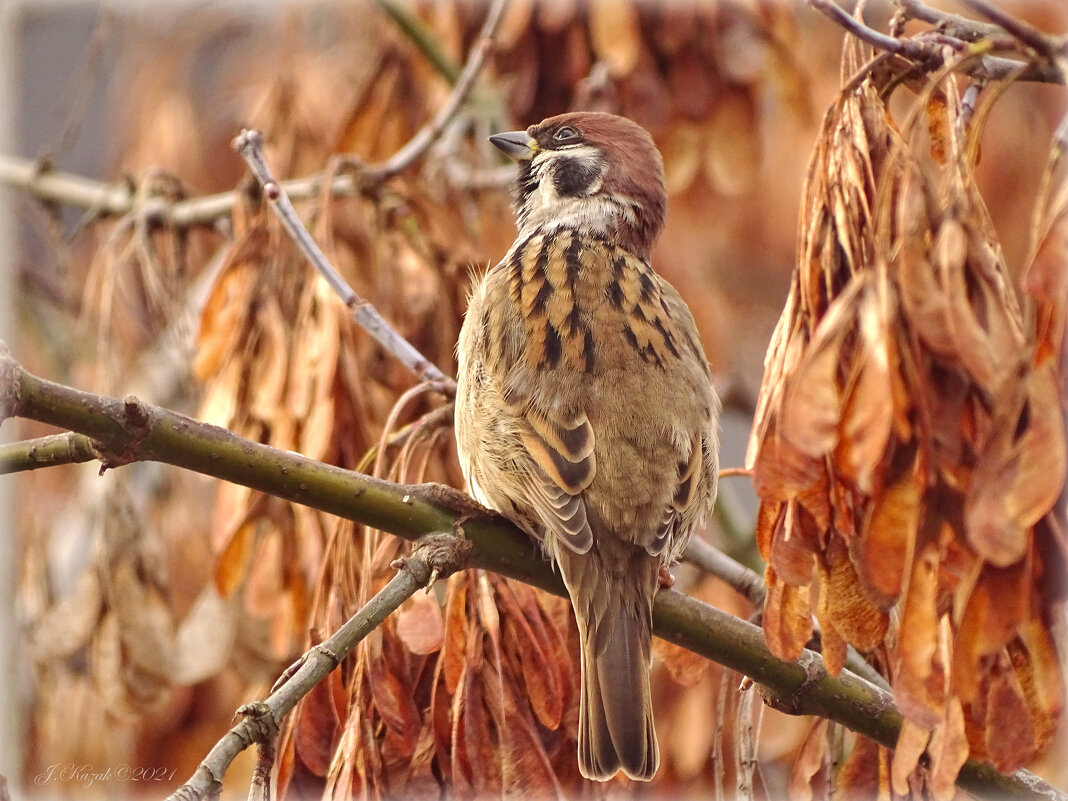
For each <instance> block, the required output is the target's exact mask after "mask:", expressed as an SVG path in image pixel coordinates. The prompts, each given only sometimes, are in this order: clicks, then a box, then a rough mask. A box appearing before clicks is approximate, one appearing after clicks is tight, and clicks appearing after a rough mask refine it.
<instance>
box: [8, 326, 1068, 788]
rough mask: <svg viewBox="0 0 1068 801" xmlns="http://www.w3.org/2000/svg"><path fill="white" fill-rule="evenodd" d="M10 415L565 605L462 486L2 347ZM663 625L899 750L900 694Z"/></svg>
mask: <svg viewBox="0 0 1068 801" xmlns="http://www.w3.org/2000/svg"><path fill="white" fill-rule="evenodd" d="M10 416H18V417H27V418H31V419H34V420H38V421H40V422H44V423H49V424H52V425H56V426H59V427H61V428H64V429H68V430H70V431H75V432H77V433H80V434H84V435H85V436H87V437H90V438H91V439H93V440H94V442H95V447H96V449H97V451H98V453H99V454H100V455H101V459H102V461H103V463H104V465H105V467H114V466H118V465H121V464H125V463H127V462H130V461H136V460H150V461H158V462H164V463H167V464H172V465H176V466H178V467H184V468H187V469H189V470H194V471H196V472H199V473H203V474H206V475H210V476H214V477H216V478H221V479H224V480H226V481H231V482H235V483H238V484H242V485H244V486H248V487H251V488H253V489H257V490H261V491H263V492H268V493H271V494H272V495H276V496H278V497H280V498H285V499H287V500H290V501H294V502H296V503H301V504H305V505H307V506H311V507H314V508H316V509H320V510H322V511H325V512H329V513H331V514H336V515H338V516H340V517H345V518H348V519H351V520H355V521H357V522H359V523H363V524H366V525H370V526H374V527H376V528H380V529H383V530H385V531H389V532H391V533H393V534H396V535H398V536H401V537H404V538H406V539H409V540H415V539H419V538H420V537H422V536H424V535H426V534H429V533H432V532H442V531H450V530H452V529H453V528H454V527H455V526H456V525H457V524H461V525H462V529H463V533H464V534H465V535H466V537H467V539H469V540H470V541H471V543H472V549H471V553H470V562H471V564H472V565H473V566H476V567H482V568H485V569H488V570H492V571H494V572H497V573H500V574H502V575H506V576H510V577H512V578H515V579H518V580H520V581H523V582H525V583H528V584H532V585H534V586H537V587H540V588H542V589H544V590H547V591H549V592H552V593H555V594H558V595H562V594H563V592H564V590H563V585H562V583H561V582H560V580H559V577H558V576H557V575H556V574H555V573H554V572H553V571H552V569H551V566H550V565H549V563H548V562H547V561H546V560H545V559H544V558H543V557H542V556H541V555H540V553H539V552H538V550H537V548H536V546H535V545H534V544H533V543H531V541H530V540H529V539H528V538H527V537H526V536H525V535H523V534H522V533H521V532H520V531H519V530H518V529H516V528H515V527H514V526H512V525H511V524H510V523H508V522H507V521H505V520H504V519H502V518H500V517H498V516H495V515H492V514H491V513H489V512H487V511H486V510H484V509H482V508H481V507H479V506H478V505H477V504H475V503H474V502H473V501H471V500H470V499H469V498H467V496H466V495H463V494H462V493H459V492H457V491H455V490H453V489H451V488H448V487H443V486H440V485H427V484H419V485H403V484H393V483H390V482H388V481H383V480H380V479H376V478H373V477H370V476H366V475H363V474H361V473H354V472H352V471H349V470H343V469H341V468H339V467H333V466H331V465H327V464H323V463H321V462H316V461H313V460H311V459H308V458H306V457H303V456H300V455H298V454H294V453H291V452H288V451H280V450H277V449H275V448H271V447H269V446H267V445H262V444H259V443H255V442H251V441H249V440H245V439H242V438H241V437H238V436H237V435H235V434H233V433H232V432H230V431H227V430H226V429H223V428H219V427H217V426H212V425H208V424H206V423H201V422H198V421H196V420H193V419H191V418H188V417H185V416H183V415H180V414H177V413H175V412H171V411H168V410H166V409H161V408H157V407H153V406H150V405H148V404H143V403H141V402H140V401H138V400H137V399H136V398H133V397H127V398H126V399H125V400H121V401H120V400H117V399H114V398H105V397H101V396H98V395H92V394H89V393H86V392H82V391H80V390H76V389H73V388H71V387H66V386H63V385H61V384H56V383H53V382H50V381H46V380H44V379H41V378H38V377H37V376H34V375H32V374H30V373H28V372H26V371H25V370H23V369H22V367H21V366H19V365H18V364H17V363H16V362H15V361H14V360H13V359H12V358H11V356H10V354H9V353H8V351H7V349H6V347H5V346H4V345H3V343H2V342H0V422H2V421H3V419H4V418H5V417H10ZM653 619H654V630H655V631H656V633H657V634H658V635H659V636H661V637H664V638H665V639H667V640H670V641H672V642H675V643H677V644H679V645H681V646H683V647H685V648H687V649H689V650H692V651H694V652H695V653H698V654H701V655H703V656H706V657H708V658H709V659H712V660H714V661H716V662H719V663H720V664H723V665H725V666H727V667H729V668H732V669H734V670H736V671H738V672H739V673H742V674H744V675H746V676H749V677H750V678H752V679H753V680H754V681H756V682H757V683H759V684H761V685H762V686H763V687H764V688H766V691H767V694H769V695H770V696H771V698H772V699H773V702H774V703H775V705H776V706H777V707H778V708H780V709H785V710H786V711H789V712H791V713H793V714H806V715H819V716H821V717H826V718H830V719H831V720H835V721H837V722H839V723H842V724H843V725H845V726H847V727H848V728H850V729H852V730H854V731H856V732H858V733H859V734H863V735H864V736H866V737H869V738H871V739H872V740H875V741H877V742H879V743H882V744H883V745H885V746H887V747H891V748H892V747H893V746H894V745H895V743H896V742H897V735H898V731H899V729H900V727H901V714H900V713H899V712H898V711H897V710H896V708H895V707H894V705H893V699H892V696H891V695H890V694H889V693H887V692H885V691H883V690H881V689H879V688H878V687H875V686H873V685H871V684H869V683H868V682H866V681H864V680H862V679H860V678H858V677H856V676H854V675H852V674H850V673H848V672H843V674H842V675H841V676H837V677H835V676H830V675H828V674H827V671H826V669H825V668H824V667H823V662H822V660H821V659H820V657H819V656H818V655H817V654H815V653H812V652H806V653H805V654H804V655H803V656H802V658H801V659H799V660H798V661H797V662H794V663H786V662H782V661H780V660H779V659H777V658H776V657H774V656H773V655H772V654H771V652H770V651H769V650H768V648H767V645H766V644H765V642H764V635H763V633H762V632H761V630H760V629H759V628H757V627H756V626H753V625H752V624H750V623H747V622H745V621H742V620H739V619H738V618H735V617H733V616H731V615H728V614H726V613H724V612H721V611H720V610H718V609H715V608H713V607H711V606H708V605H707V604H704V603H702V602H700V601H697V600H695V599H693V598H689V597H687V596H685V595H682V594H681V593H679V592H677V591H675V590H665V591H662V592H661V593H660V594H659V595H658V596H657V600H656V606H655V609H654V618H653ZM958 781H959V783H960V784H961V786H962V787H966V788H967V789H968V790H969V791H971V792H975V793H978V794H984V795H995V796H997V797H1012V798H1030V799H1060V801H1068V794H1065V793H1063V792H1061V791H1059V790H1057V789H1056V788H1054V787H1052V786H1051V785H1049V784H1047V783H1046V782H1043V781H1042V780H1041V779H1038V778H1037V777H1035V776H1033V775H1032V774H1030V773H1027V772H1026V771H1018V772H1017V773H1015V774H1012V775H1010V776H1002V775H1000V774H998V773H996V772H995V771H993V769H991V768H989V767H988V766H985V765H981V764H978V763H973V762H969V763H968V764H966V765H965V767H964V768H963V769H962V771H961V775H960V777H959V779H958Z"/></svg>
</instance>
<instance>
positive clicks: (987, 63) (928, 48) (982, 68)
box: [808, 0, 1065, 84]
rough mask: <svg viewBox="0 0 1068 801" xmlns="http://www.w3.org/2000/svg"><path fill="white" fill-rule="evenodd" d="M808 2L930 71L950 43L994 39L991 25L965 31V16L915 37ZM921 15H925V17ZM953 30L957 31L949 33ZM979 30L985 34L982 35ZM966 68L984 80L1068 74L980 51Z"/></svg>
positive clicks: (910, 1)
mask: <svg viewBox="0 0 1068 801" xmlns="http://www.w3.org/2000/svg"><path fill="white" fill-rule="evenodd" d="M898 3H899V7H901V8H902V9H903V10H904V11H905V13H906V14H908V15H910V16H912V17H914V18H916V19H925V17H932V19H935V18H937V17H936V16H935V15H933V14H927V13H926V11H927V9H926V6H922V4H920V3H919V2H918V0H898ZM808 4H809V5H810V6H812V8H814V9H816V10H817V11H819V12H820V13H821V14H823V15H824V16H826V17H828V18H829V19H831V20H832V21H833V22H835V23H836V24H837V25H839V26H840V27H842V28H843V29H844V30H845V31H846V32H847V33H850V34H852V35H853V36H855V37H856V38H858V39H860V40H861V41H862V42H866V43H868V44H870V45H872V46H873V47H875V48H876V49H878V50H882V51H885V52H888V53H894V54H896V55H899V56H901V57H902V58H905V59H907V60H908V61H909V62H910V63H911V64H912V65H914V66H915V67H918V68H920V69H922V70H924V71H926V72H932V71H934V70H937V69H940V68H941V67H942V66H943V65H944V63H945V52H944V49H945V47H946V46H949V47H951V48H952V49H953V50H956V51H957V52H967V51H968V50H969V49H970V48H972V47H976V46H981V42H982V41H983V40H989V39H990V35H989V32H990V31H991V29H990V27H989V26H985V27H980V28H977V30H976V32H975V34H974V35H972V34H967V33H963V32H962V31H965V30H966V29H967V25H968V23H969V21H968V20H965V19H964V18H963V17H959V18H955V19H954V26H955V27H953V28H948V27H947V28H942V29H940V30H941V31H942V32H941V33H933V32H931V31H925V32H921V33H919V34H917V35H916V36H912V37H906V36H902V37H895V36H888V35H887V34H885V33H880V32H879V31H876V30H875V29H873V28H871V27H869V26H867V25H865V24H864V23H863V22H862V21H861V20H859V19H857V18H855V17H853V16H852V15H850V14H849V13H848V12H846V11H845V9H843V8H842V7H841V6H839V5H838V4H837V3H836V2H834V0H808ZM921 14H923V15H924V16H922V17H921V16H920V15H921ZM925 21H927V20H926V19H925ZM975 25H977V26H979V25H980V23H975ZM950 30H952V31H954V33H953V34H951V33H949V31H950ZM979 31H982V32H983V33H982V34H980V32H979ZM1001 33H1002V34H1004V35H1007V36H1010V37H1011V33H1009V32H1008V31H1004V30H1001ZM993 35H996V34H993ZM1051 46H1052V45H1051ZM962 69H963V71H964V72H966V73H967V74H968V75H970V76H972V77H973V78H976V79H978V80H984V81H1004V80H1022V81H1036V82H1040V83H1060V84H1063V83H1064V82H1065V78H1064V75H1063V74H1062V73H1061V71H1060V70H1058V69H1057V68H1056V67H1055V66H1054V65H1052V64H1049V63H1035V62H1034V61H1026V60H1022V59H1015V58H1002V57H1000V56H992V55H983V54H979V55H978V57H977V58H975V59H972V60H969V61H967V62H966V63H965V65H964V66H963V67H962Z"/></svg>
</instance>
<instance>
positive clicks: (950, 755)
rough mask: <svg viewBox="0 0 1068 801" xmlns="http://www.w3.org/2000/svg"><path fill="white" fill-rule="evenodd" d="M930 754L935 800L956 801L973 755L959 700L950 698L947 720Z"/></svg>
mask: <svg viewBox="0 0 1068 801" xmlns="http://www.w3.org/2000/svg"><path fill="white" fill-rule="evenodd" d="M927 753H928V755H929V756H930V758H931V766H930V769H929V772H930V779H929V780H928V787H929V788H930V791H931V797H932V798H933V799H934V801H952V799H953V798H955V797H956V796H957V776H958V774H959V773H960V769H961V767H962V766H963V765H964V763H965V762H966V761H967V759H968V754H969V748H968V737H967V735H966V734H965V731H964V710H963V709H962V708H961V704H960V701H959V700H958V699H956V698H950V699H949V702H948V703H947V704H946V719H945V721H944V722H942V723H940V724H939V725H937V726H936V727H935V729H934V732H933V733H932V735H931V742H930V744H929V745H928V746H927Z"/></svg>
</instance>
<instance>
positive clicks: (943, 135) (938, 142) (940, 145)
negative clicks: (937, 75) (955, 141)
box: [924, 92, 952, 164]
mask: <svg viewBox="0 0 1068 801" xmlns="http://www.w3.org/2000/svg"><path fill="white" fill-rule="evenodd" d="M924 113H925V114H926V115H927V133H928V135H929V136H930V137H931V158H933V159H934V160H935V161H937V162H938V163H939V164H945V163H946V158H947V155H948V152H949V150H950V149H951V145H950V144H949V142H950V140H951V139H952V130H951V126H952V121H951V120H950V118H949V113H948V109H947V107H946V96H945V95H944V94H942V93H941V92H933V93H932V94H931V97H930V99H929V100H928V101H927V105H926V106H924Z"/></svg>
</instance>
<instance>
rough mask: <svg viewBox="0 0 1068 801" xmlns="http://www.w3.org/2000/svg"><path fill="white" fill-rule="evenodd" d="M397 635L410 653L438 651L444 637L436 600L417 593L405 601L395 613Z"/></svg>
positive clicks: (439, 608) (439, 610)
mask: <svg viewBox="0 0 1068 801" xmlns="http://www.w3.org/2000/svg"><path fill="white" fill-rule="evenodd" d="M397 636H398V637H399V638H400V641H401V642H402V643H404V647H405V648H406V649H407V650H408V651H409V652H410V653H413V654H432V653H436V652H437V651H439V650H440V649H441V647H442V643H443V642H444V639H445V625H444V623H443V622H442V617H441V607H440V606H438V602H437V600H436V599H435V598H434V597H433V596H431V595H427V594H424V593H417V594H415V595H413V596H412V597H411V598H409V599H408V600H407V601H405V602H404V605H403V606H402V607H401V608H400V610H399V612H398V613H397Z"/></svg>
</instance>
